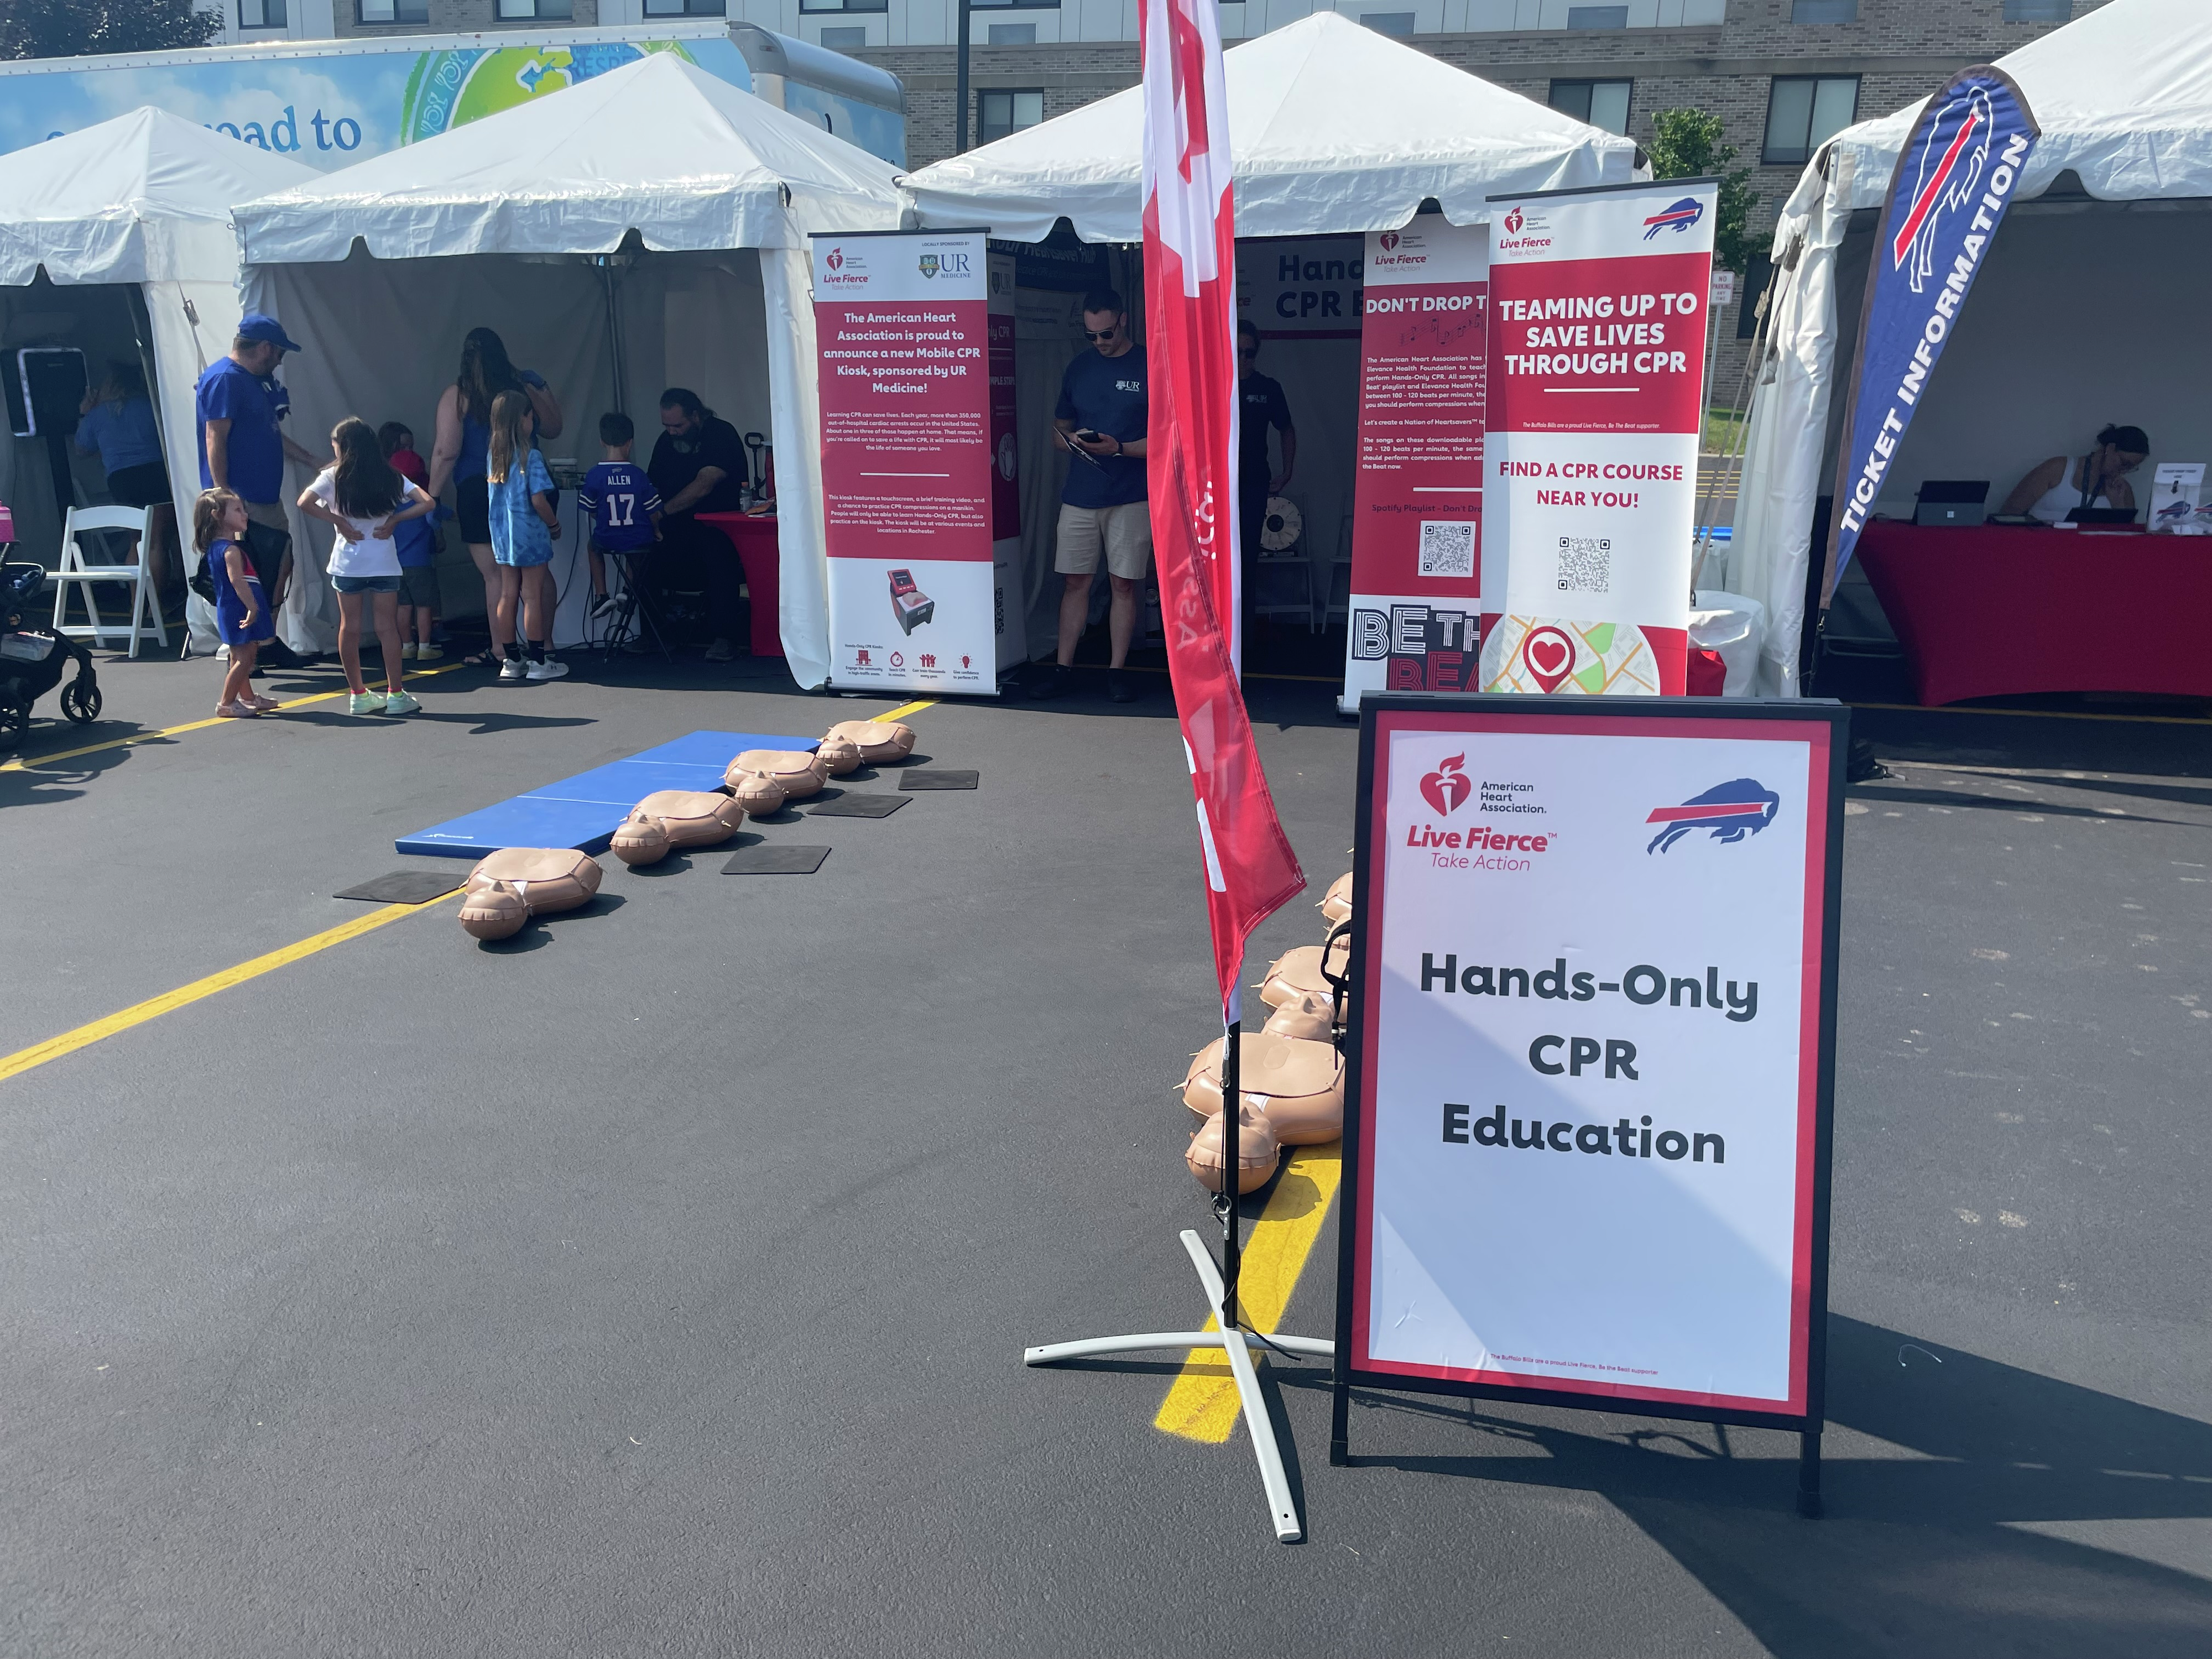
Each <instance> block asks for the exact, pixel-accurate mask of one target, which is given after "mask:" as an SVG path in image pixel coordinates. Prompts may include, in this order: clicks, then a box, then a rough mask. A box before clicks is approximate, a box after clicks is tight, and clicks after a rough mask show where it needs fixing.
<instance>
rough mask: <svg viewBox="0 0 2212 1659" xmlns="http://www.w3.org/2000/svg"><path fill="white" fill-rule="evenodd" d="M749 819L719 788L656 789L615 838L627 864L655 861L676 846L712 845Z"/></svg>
mask: <svg viewBox="0 0 2212 1659" xmlns="http://www.w3.org/2000/svg"><path fill="white" fill-rule="evenodd" d="M744 821H745V809H744V807H742V806H740V805H738V803H737V802H736V801H735V800H734V799H732V798H731V797H730V796H728V795H726V794H724V793H721V792H720V790H718V789H656V790H655V791H653V793H651V794H649V795H647V797H646V798H645V799H643V800H641V801H640V802H638V804H637V805H636V806H635V808H634V809H632V811H631V812H630V815H629V817H628V818H627V819H626V820H625V821H624V822H623V826H622V828H621V829H617V830H616V831H615V836H614V840H613V842H611V847H612V848H613V851H614V855H615V856H616V857H617V858H618V859H620V860H622V861H623V863H624V864H653V863H655V862H657V861H659V860H661V859H663V858H665V857H666V856H667V855H668V852H669V849H670V848H675V847H711V846H713V845H714V843H715V842H719V841H727V840H728V839H729V838H730V837H731V836H733V835H735V834H736V833H737V831H738V825H739V824H741V823H744Z"/></svg>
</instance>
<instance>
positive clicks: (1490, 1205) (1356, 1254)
mask: <svg viewBox="0 0 2212 1659" xmlns="http://www.w3.org/2000/svg"><path fill="white" fill-rule="evenodd" d="M1848 720H1849V715H1848V713H1847V711H1846V710H1844V709H1843V708H1840V707H1838V706H1837V705H1835V704H1831V703H1818V702H1798V701H1791V702H1765V703H1752V702H1729V703H1726V704H1723V703H1721V702H1717V701H1711V702H1690V701H1684V702H1660V701H1657V700H1656V699H1634V698H1617V697H1607V698H1579V697H1578V698H1575V699H1572V700H1571V701H1547V702H1537V701H1535V700H1534V699H1529V698H1525V697H1519V696H1512V697H1505V696H1469V697H1458V698H1437V697H1432V696H1431V697H1394V696H1389V695H1387V694H1385V695H1383V696H1371V697H1370V698H1368V699H1367V700H1366V701H1365V702H1364V704H1363V706H1362V711H1361V730H1360V750H1359V785H1358V788H1359V795H1358V845H1357V848H1356V849H1355V856H1356V862H1355V865H1354V870H1355V872H1356V873H1355V875H1354V877H1353V896H1352V911H1353V916H1354V923H1355V930H1356V931H1355V933H1354V935H1353V940H1354V944H1353V952H1352V964H1353V980H1352V995H1351V1002H1350V1007H1351V1014H1352V1018H1351V1030H1350V1035H1349V1042H1348V1048H1347V1088H1348V1094H1347V1100H1346V1115H1345V1141H1344V1150H1345V1176H1346V1179H1345V1185H1344V1190H1345V1192H1346V1194H1347V1207H1346V1213H1345V1216H1344V1218H1343V1222H1342V1231H1341V1243H1340V1250H1341V1261H1340V1273H1339V1277H1338V1302H1337V1347H1336V1352H1337V1356H1338V1364H1337V1370H1336V1383H1337V1389H1338V1399H1337V1405H1336V1419H1335V1429H1334V1442H1335V1443H1334V1447H1333V1449H1332V1455H1333V1457H1338V1458H1340V1457H1341V1456H1342V1455H1343V1454H1344V1452H1345V1450H1346V1447H1345V1444H1344V1443H1345V1438H1346V1403H1345V1397H1344V1390H1345V1389H1347V1388H1350V1387H1355V1386H1356V1387H1360V1388H1381V1389H1416V1390H1428V1391H1442V1392H1446V1393H1462V1394H1472V1395H1485V1396H1487V1397H1492V1398H1498V1399H1520V1400H1528V1401H1542V1402H1544V1403H1547V1404H1550V1405H1555V1406H1577V1407H1588V1408H1590V1409H1593V1410H1605V1411H1614V1412H1622V1411H1626V1412H1633V1413H1649V1414H1650V1415H1653V1416H1657V1417H1684V1418H1693V1419H1707V1420H1711V1421H1717V1422H1732V1423H1749V1424H1758V1425H1765V1426H1768V1427H1774V1428H1784V1429H1796V1430H1799V1431H1802V1432H1803V1433H1804V1434H1805V1436H1806V1441H1805V1450H1806V1462H1805V1465H1804V1469H1803V1472H1802V1476H1801V1486H1800V1492H1801V1498H1802V1501H1803V1502H1804V1503H1806V1504H1808V1505H1812V1504H1817V1491H1818V1486H1817V1480H1818V1462H1817V1458H1818V1435H1819V1432H1820V1423H1821V1415H1822V1406H1821V1388H1822V1371H1823V1364H1824V1358H1823V1354H1824V1348H1823V1332H1824V1329H1825V1325H1826V1282H1827V1277H1826V1276H1827V1267H1826V1261H1827V1201H1828V1158H1829V1124H1830V1110H1831V1099H1832V1075H1833V1069H1834V1065H1833V1050H1834V1030H1835V963H1836V937H1837V934H1836V913H1837V899H1838V883H1839V879H1840V854H1841V847H1842V822H1843V819H1842V811H1843V794H1842V786H1843V781H1844V773H1843V763H1844V751H1845V750H1846V748H1847V746H1848V736H1849V726H1848ZM1808 1512H1809V1510H1808Z"/></svg>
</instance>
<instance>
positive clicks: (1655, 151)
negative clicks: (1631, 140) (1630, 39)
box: [1644, 109, 1759, 276]
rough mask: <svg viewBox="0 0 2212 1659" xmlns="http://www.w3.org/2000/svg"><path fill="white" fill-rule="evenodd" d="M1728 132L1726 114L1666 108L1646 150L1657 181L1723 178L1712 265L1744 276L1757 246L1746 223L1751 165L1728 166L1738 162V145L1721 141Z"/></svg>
mask: <svg viewBox="0 0 2212 1659" xmlns="http://www.w3.org/2000/svg"><path fill="white" fill-rule="evenodd" d="M1723 131H1725V129H1723V127H1722V125H1721V118H1720V117H1719V116H1717V115H1712V114H1709V113H1707V112H1705V111H1704V110H1701V109H1662V110H1661V111H1660V112H1659V113H1658V114H1656V115H1655V116H1653V117H1652V118H1651V142H1650V143H1648V144H1646V145H1644V154H1645V155H1649V156H1650V158H1651V176H1652V177H1653V178H1654V179H1711V178H1715V177H1717V178H1718V179H1720V181H1721V190H1720V201H1719V203H1718V204H1717V207H1716V210H1715V213H1714V221H1713V263H1714V264H1717V265H1723V266H1725V267H1726V268H1727V269H1729V270H1733V271H1734V272H1735V273H1736V275H1738V276H1741V275H1742V274H1743V272H1744V270H1745V268H1746V267H1747V265H1748V264H1749V263H1750V258H1751V255H1752V253H1753V252H1754V249H1753V246H1752V240H1751V236H1750V233H1749V232H1748V231H1747V228H1746V226H1747V223H1748V222H1749V221H1750V218H1751V207H1752V204H1753V202H1755V201H1757V200H1758V199H1759V198H1758V197H1755V196H1753V194H1752V192H1751V169H1750V168H1749V167H1738V168H1736V169H1735V172H1733V173H1730V172H1729V171H1728V170H1727V168H1728V164H1729V162H1730V161H1735V154H1736V152H1735V145H1734V144H1724V143H1721V134H1722V133H1723Z"/></svg>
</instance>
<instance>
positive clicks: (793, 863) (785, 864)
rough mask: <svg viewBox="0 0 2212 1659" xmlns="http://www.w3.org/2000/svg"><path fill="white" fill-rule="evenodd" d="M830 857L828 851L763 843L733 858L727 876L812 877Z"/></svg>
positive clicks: (726, 872) (723, 869)
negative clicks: (823, 861)
mask: <svg viewBox="0 0 2212 1659" xmlns="http://www.w3.org/2000/svg"><path fill="white" fill-rule="evenodd" d="M828 857H829V848H826V847H788V846H785V845H783V844H781V843H780V842H772V841H771V842H762V843H761V844H760V845H759V846H758V847H747V848H743V849H741V850H740V851H738V852H735V853H732V854H730V861H729V862H728V863H727V864H726V865H724V866H722V873H723V874H724V875H726V876H811V875H812V874H813V873H814V872H816V871H817V870H819V869H820V868H821V867H822V860H824V859H826V858H828Z"/></svg>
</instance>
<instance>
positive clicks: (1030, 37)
mask: <svg viewBox="0 0 2212 1659" xmlns="http://www.w3.org/2000/svg"><path fill="white" fill-rule="evenodd" d="M984 44H985V45H986V46H1035V45H1036V24H1035V23H994V24H992V25H991V29H990V39H989V40H986V41H985V42H984Z"/></svg>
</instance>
